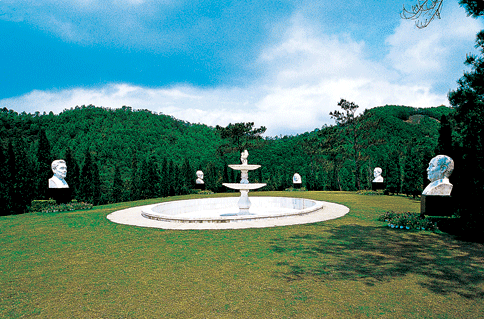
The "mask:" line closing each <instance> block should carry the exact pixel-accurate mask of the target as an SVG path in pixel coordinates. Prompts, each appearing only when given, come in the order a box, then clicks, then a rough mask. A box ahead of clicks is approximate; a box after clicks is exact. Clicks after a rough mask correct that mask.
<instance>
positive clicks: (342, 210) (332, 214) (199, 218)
mask: <svg viewBox="0 0 484 319" xmlns="http://www.w3.org/2000/svg"><path fill="white" fill-rule="evenodd" d="M238 200H239V198H238V197H220V198H202V199H190V200H179V201H170V202H163V203H158V204H153V205H146V206H138V207H134V208H128V209H124V210H120V211H116V212H113V213H111V214H109V215H108V216H107V218H108V219H109V220H111V221H112V222H115V223H119V224H127V225H136V226H142V227H156V228H164V229H233V228H262V227H275V226H287V225H295V224H307V223H315V222H319V221H324V220H329V219H335V218H338V217H341V216H344V215H345V214H347V213H348V211H349V209H348V207H346V206H343V205H339V204H335V203H330V202H324V201H317V200H312V199H306V198H290V197H262V196H261V197H259V196H254V197H251V198H250V201H251V203H252V206H251V207H250V210H249V213H248V214H244V215H240V214H235V213H237V212H238V210H239V208H238V207H237V201H238Z"/></svg>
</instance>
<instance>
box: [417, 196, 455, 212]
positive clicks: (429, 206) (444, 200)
mask: <svg viewBox="0 0 484 319" xmlns="http://www.w3.org/2000/svg"><path fill="white" fill-rule="evenodd" d="M420 213H421V214H422V215H427V216H452V215H453V214H454V199H453V198H452V196H440V195H422V197H421V199H420Z"/></svg>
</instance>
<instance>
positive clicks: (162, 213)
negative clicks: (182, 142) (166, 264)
mask: <svg viewBox="0 0 484 319" xmlns="http://www.w3.org/2000/svg"><path fill="white" fill-rule="evenodd" d="M248 156H249V153H248V152H247V150H245V151H244V152H242V154H241V157H240V159H241V161H242V164H237V165H229V167H230V168H232V169H234V170H237V171H241V180H240V183H224V184H223V185H224V186H226V187H228V188H231V189H237V190H239V191H240V198H239V199H238V210H237V197H219V198H197V199H189V200H177V201H168V202H162V203H158V204H154V205H146V206H138V207H133V208H128V209H124V210H120V211H116V212H113V213H111V214H109V215H108V219H109V220H111V221H113V222H116V223H120V224H128V225H137V226H143V227H158V228H164V229H214V228H218V229H232V228H254V227H273V226H285V225H294V224H305V223H314V222H318V221H322V220H327V219H333V218H337V217H341V216H343V215H344V214H346V213H347V212H348V211H349V209H348V208H347V207H344V206H342V205H338V204H334V203H328V202H321V201H316V200H312V199H306V198H289V197H263V196H254V197H253V198H252V200H253V201H254V205H253V207H252V209H251V211H250V212H249V208H250V207H251V202H250V200H249V196H248V194H249V191H250V190H251V189H258V188H261V187H264V186H266V184H264V183H253V184H251V183H249V171H253V170H256V169H258V168H259V167H260V165H249V164H248V163H247V157H248Z"/></svg>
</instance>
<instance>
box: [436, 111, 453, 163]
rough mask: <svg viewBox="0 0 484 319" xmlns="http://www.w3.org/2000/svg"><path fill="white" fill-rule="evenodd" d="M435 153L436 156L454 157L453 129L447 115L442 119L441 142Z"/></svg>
mask: <svg viewBox="0 0 484 319" xmlns="http://www.w3.org/2000/svg"><path fill="white" fill-rule="evenodd" d="M435 153H436V155H439V154H442V155H447V156H450V157H451V158H453V157H454V151H453V147H452V128H451V126H450V123H449V120H448V119H447V116H445V114H444V115H442V116H441V118H440V129H439V140H438V143H437V147H436V149H435Z"/></svg>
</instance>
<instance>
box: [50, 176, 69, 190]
mask: <svg viewBox="0 0 484 319" xmlns="http://www.w3.org/2000/svg"><path fill="white" fill-rule="evenodd" d="M49 188H69V185H68V184H67V182H66V181H65V180H64V181H63V180H60V179H59V178H57V177H55V176H52V177H51V178H50V179H49Z"/></svg>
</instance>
